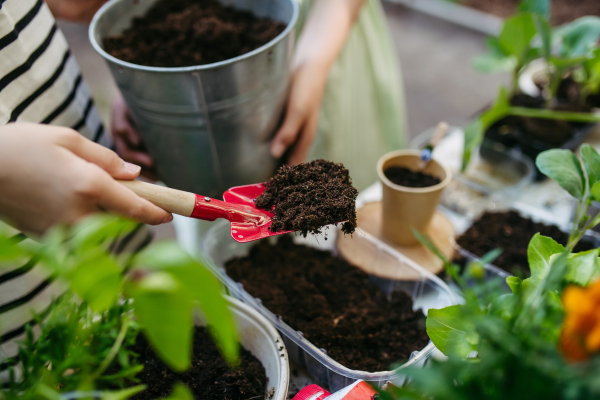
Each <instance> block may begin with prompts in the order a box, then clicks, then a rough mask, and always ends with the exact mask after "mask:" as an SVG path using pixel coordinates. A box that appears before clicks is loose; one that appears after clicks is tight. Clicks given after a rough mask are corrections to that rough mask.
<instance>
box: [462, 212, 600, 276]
mask: <svg viewBox="0 0 600 400" xmlns="http://www.w3.org/2000/svg"><path fill="white" fill-rule="evenodd" d="M538 232H539V233H540V234H541V235H543V236H548V237H551V238H552V239H554V240H555V241H556V242H557V243H560V244H562V245H563V246H564V245H566V244H567V241H568V239H569V235H568V234H567V233H565V232H563V231H562V230H560V228H558V227H557V226H555V225H546V224H543V223H540V222H533V221H532V220H531V219H529V218H525V217H522V216H521V215H519V213H518V212H516V211H505V212H486V213H484V214H483V215H482V216H481V217H480V218H479V219H478V220H477V221H475V222H473V224H472V225H471V227H470V228H469V229H467V231H466V232H465V233H463V234H462V235H461V236H460V237H459V238H458V239H457V241H456V242H457V243H458V244H459V245H460V246H461V247H462V248H464V249H465V250H467V251H469V252H470V253H472V254H474V255H476V256H478V257H483V256H484V255H485V254H486V253H488V252H490V251H492V250H494V249H498V248H499V249H502V254H500V256H499V257H498V258H497V259H496V260H495V261H494V262H493V263H492V264H494V265H495V266H497V267H499V268H501V269H503V270H505V271H507V272H509V273H511V274H514V275H516V276H519V277H528V276H530V271H529V267H528V265H529V263H528V262H527V247H528V245H529V241H530V240H531V238H532V237H533V236H534V235H535V234H536V233H538ZM593 248H594V245H593V244H592V243H590V242H585V241H581V242H579V244H578V245H577V246H575V251H576V252H580V251H586V250H591V249H593ZM455 261H457V262H459V263H461V261H462V260H460V259H457V260H455Z"/></svg>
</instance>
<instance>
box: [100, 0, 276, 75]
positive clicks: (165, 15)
mask: <svg viewBox="0 0 600 400" xmlns="http://www.w3.org/2000/svg"><path fill="white" fill-rule="evenodd" d="M285 27H286V25H285V24H282V23H281V22H277V21H274V20H271V19H269V18H259V17H256V16H255V15H253V14H252V13H250V12H247V11H241V10H236V9H235V8H233V7H225V6H223V5H221V3H220V2H219V1H218V0H160V1H158V2H157V3H156V4H155V5H154V6H153V7H152V8H150V10H148V12H147V13H146V15H144V16H143V17H140V18H134V19H133V23H132V26H131V27H130V28H128V29H126V30H125V31H124V32H123V33H122V34H120V35H116V36H111V37H107V38H105V39H104V50H105V51H106V52H107V53H109V54H110V55H112V56H113V57H116V58H118V59H120V60H123V61H127V62H130V63H133V64H138V65H146V66H151V67H189V66H193V65H203V64H211V63H215V62H219V61H224V60H227V59H230V58H234V57H237V56H240V55H242V54H245V53H248V52H250V51H252V50H254V49H257V48H259V47H261V46H262V45H264V44H266V43H268V42H270V41H271V40H273V39H274V38H275V37H276V36H278V35H279V34H280V33H281V32H283V30H284V29H285Z"/></svg>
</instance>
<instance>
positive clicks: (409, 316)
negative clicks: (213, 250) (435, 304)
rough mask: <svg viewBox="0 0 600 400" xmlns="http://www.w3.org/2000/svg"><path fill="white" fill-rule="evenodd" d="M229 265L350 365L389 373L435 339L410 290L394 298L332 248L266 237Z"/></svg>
mask: <svg viewBox="0 0 600 400" xmlns="http://www.w3.org/2000/svg"><path fill="white" fill-rule="evenodd" d="M225 269H226V270H227V274H228V275H229V276H230V277H231V278H232V279H234V280H236V281H238V282H241V283H242V284H243V285H244V289H245V290H246V291H248V292H249V293H250V294H251V295H252V296H255V297H258V298H260V299H261V300H262V303H263V304H264V305H265V307H267V308H268V309H269V310H270V311H272V312H273V313H275V314H276V315H281V316H282V318H283V321H284V322H286V323H287V324H288V325H289V326H291V327H292V328H293V329H295V330H298V331H301V332H302V333H303V334H304V337H305V338H306V339H307V340H309V341H310V342H312V343H313V344H314V345H315V346H317V347H319V348H323V349H325V350H326V351H327V354H328V355H329V356H330V357H331V358H333V359H334V360H336V361H338V362H339V363H341V364H342V365H344V366H346V367H348V368H352V369H356V370H362V371H369V372H377V371H387V370H389V368H390V364H392V363H394V362H398V361H402V360H408V358H409V357H410V354H411V352H413V351H415V350H420V349H422V348H423V347H425V346H426V345H427V344H428V343H429V337H428V336H427V332H426V331H425V317H424V315H423V313H422V312H421V311H420V310H417V311H413V309H412V307H413V303H412V300H411V298H410V296H409V295H407V294H405V293H403V292H393V293H392V294H391V295H390V296H389V297H388V295H386V294H385V293H383V292H382V291H381V290H380V289H379V288H378V287H377V286H375V285H373V284H372V283H370V282H369V276H368V275H367V274H366V273H365V272H363V271H362V270H360V269H359V268H357V267H355V266H353V265H352V264H349V263H348V262H347V261H345V260H344V259H342V258H340V257H336V256H334V255H332V254H331V253H330V252H328V251H324V250H318V249H315V248H312V247H308V246H303V245H297V244H294V243H293V241H292V238H291V237H290V236H289V235H285V236H281V237H280V238H279V240H278V242H277V243H276V244H269V243H268V241H261V242H259V243H258V244H256V245H255V246H254V247H252V249H251V250H250V253H249V254H248V256H246V257H242V258H235V259H232V260H230V261H228V262H227V263H226V265H225Z"/></svg>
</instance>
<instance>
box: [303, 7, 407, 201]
mask: <svg viewBox="0 0 600 400" xmlns="http://www.w3.org/2000/svg"><path fill="white" fill-rule="evenodd" d="M312 1H313V0H299V2H300V21H299V25H298V32H300V31H301V29H302V27H303V24H304V20H305V19H306V17H307V16H308V13H309V11H310V6H311V4H312ZM407 133H408V126H407V119H406V110H405V103H404V96H403V85H402V80H401V77H400V66H399V63H398V60H397V55H396V49H395V47H394V43H393V41H392V38H391V35H390V32H389V30H388V27H387V22H386V19H385V15H384V12H383V9H382V7H381V4H380V2H379V0H368V1H367V2H366V3H365V5H364V6H363V8H362V10H361V11H360V14H359V16H358V20H357V21H356V23H355V25H354V27H353V28H352V30H351V32H350V36H349V37H348V40H347V42H346V44H345V46H344V48H343V50H342V52H341V53H340V55H339V57H338V59H337V61H336V62H335V64H334V65H333V67H332V69H331V71H330V73H329V77H328V80H327V88H326V90H325V95H324V98H323V104H322V106H321V114H320V117H319V127H318V134H317V139H316V140H315V143H314V145H313V148H312V150H311V153H310V159H315V158H325V159H327V160H330V161H335V162H341V163H343V164H344V165H345V166H346V167H347V168H348V169H349V170H350V176H351V177H352V181H353V183H354V185H355V186H356V188H357V189H358V190H362V189H364V188H366V187H367V186H369V185H370V184H372V183H373V182H375V181H376V180H377V170H376V166H377V160H379V158H380V157H381V156H382V155H383V154H385V153H387V152H389V151H392V150H396V149H399V148H402V147H403V146H404V145H405V140H406V137H407Z"/></svg>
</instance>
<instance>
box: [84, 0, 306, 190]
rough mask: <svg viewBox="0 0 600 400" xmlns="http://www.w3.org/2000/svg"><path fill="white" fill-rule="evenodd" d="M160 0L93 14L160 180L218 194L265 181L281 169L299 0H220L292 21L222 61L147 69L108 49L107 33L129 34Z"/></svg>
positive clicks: (94, 32) (98, 45)
mask: <svg viewBox="0 0 600 400" xmlns="http://www.w3.org/2000/svg"><path fill="white" fill-rule="evenodd" d="M156 1H157V0H112V1H109V2H108V3H107V4H105V5H104V6H103V7H102V8H101V9H100V10H99V11H98V13H97V14H96V15H95V16H94V19H93V21H92V23H91V25H90V31H89V36H90V41H91V42H92V46H94V48H95V49H96V51H97V52H98V53H100V54H101V55H102V56H103V57H104V58H105V59H106V60H107V62H108V65H109V67H110V70H111V72H112V75H113V77H114V79H115V81H116V83H117V85H118V86H119V89H120V90H121V92H122V93H123V97H124V98H125V101H126V103H127V105H128V107H129V108H130V110H131V113H132V115H133V118H134V120H135V122H136V124H137V126H138V128H139V130H140V133H141V134H142V137H143V139H144V142H145V143H146V145H147V146H148V150H149V152H150V154H151V155H152V157H153V158H154V160H155V162H156V166H157V172H158V175H159V177H160V179H161V180H163V181H164V182H165V183H166V184H167V185H169V186H171V187H174V188H177V189H181V190H187V191H191V192H194V193H202V194H203V195H209V196H213V197H216V196H220V195H221V193H223V192H224V191H225V190H226V189H228V188H230V187H232V186H239V185H246V184H249V183H256V182H264V181H266V180H267V179H268V178H270V177H271V176H272V174H273V173H274V171H275V168H276V167H277V160H275V159H274V158H273V157H271V155H270V152H269V146H270V140H271V138H272V136H273V134H274V132H275V130H276V129H277V127H278V126H279V123H280V121H281V117H282V114H283V111H284V106H285V102H286V97H287V89H288V85H289V81H290V64H291V59H292V55H293V49H294V27H295V24H296V21H297V19H298V4H297V1H296V0H221V1H222V3H224V4H226V5H231V6H233V7H235V8H238V9H243V10H248V11H251V12H253V13H254V14H256V15H258V16H264V17H270V18H272V19H274V20H277V21H281V22H283V23H286V24H287V27H286V29H285V30H284V31H283V32H282V33H281V34H280V35H279V36H277V37H276V38H275V39H274V40H272V41H271V42H269V43H267V44H266V45H264V46H262V47H260V48H258V49H256V50H253V51H251V52H249V53H246V54H243V55H241V56H239V57H235V58H232V59H229V60H225V61H222V62H218V63H213V64H206V65H201V66H194V67H182V68H157V67H146V66H141V65H136V64H131V63H128V62H124V61H121V60H118V59H116V58H114V57H112V56H111V55H109V54H108V53H106V52H105V51H104V50H103V38H105V37H106V36H110V35H115V34H119V33H121V32H123V30H125V29H126V28H127V27H129V26H130V25H131V21H132V19H133V18H134V17H137V16H142V15H144V14H145V13H146V11H147V10H148V9H149V8H150V7H151V6H152V5H153V4H154V3H156Z"/></svg>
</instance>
